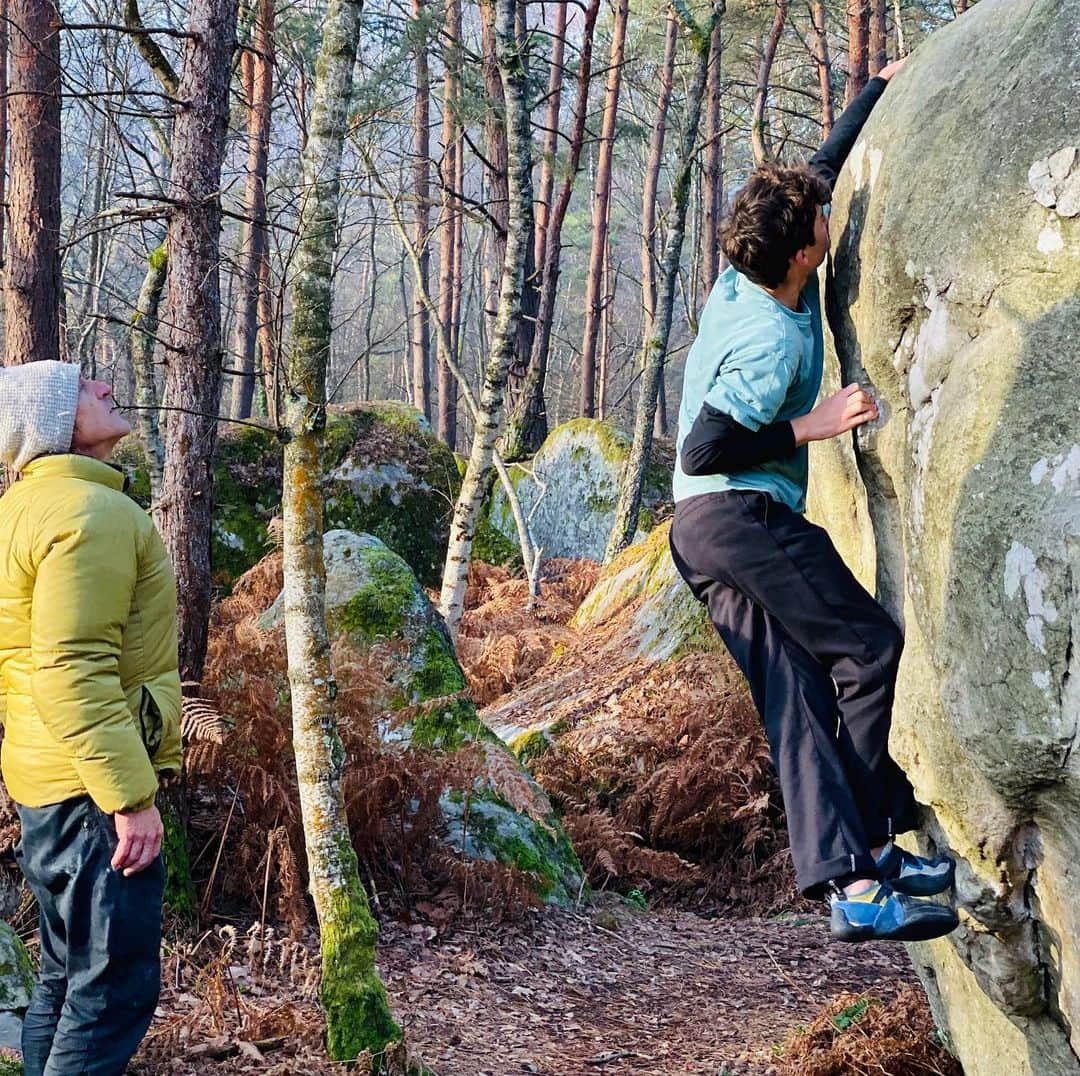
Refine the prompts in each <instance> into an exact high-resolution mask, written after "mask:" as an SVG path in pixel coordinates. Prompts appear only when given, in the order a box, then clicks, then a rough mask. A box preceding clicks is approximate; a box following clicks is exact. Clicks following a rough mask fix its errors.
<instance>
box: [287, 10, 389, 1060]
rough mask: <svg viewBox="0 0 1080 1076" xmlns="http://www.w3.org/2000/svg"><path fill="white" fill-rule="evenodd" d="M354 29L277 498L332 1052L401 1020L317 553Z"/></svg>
mask: <svg viewBox="0 0 1080 1076" xmlns="http://www.w3.org/2000/svg"><path fill="white" fill-rule="evenodd" d="M359 35H360V4H359V3H357V2H355V0H331V2H330V6H329V8H328V9H327V12H326V15H325V16H324V18H323V39H322V46H321V49H320V52H319V59H318V64H317V66H316V76H315V92H314V101H313V105H312V113H311V121H310V124H309V127H308V141H307V146H306V147H305V150H304V155H303V163H302V190H303V192H304V196H303V201H302V203H301V212H300V240H299V245H298V248H297V253H296V261H295V265H294V274H295V276H294V281H295V282H294V285H293V292H292V307H293V321H292V344H291V347H290V348H289V349H288V354H289V368H288V385H289V391H288V395H287V399H286V405H285V411H286V415H285V418H286V422H287V425H288V428H289V431H290V433H291V437H290V439H289V441H288V443H287V444H286V446H285V462H284V481H283V487H284V488H283V496H282V509H283V519H284V571H285V591H284V603H285V641H286V646H287V649H288V655H289V683H290V685H291V688H292V709H293V751H294V753H295V755H296V771H297V780H298V784H299V790H300V809H301V814H302V817H303V823H304V840H305V843H306V846H307V861H308V877H309V887H310V890H311V895H312V898H313V900H314V903H315V911H316V913H317V915H318V917H319V930H320V935H321V945H322V1003H323V1008H324V1010H325V1013H326V1027H327V1049H328V1051H329V1053H330V1056H331V1058H333V1059H334V1060H335V1061H349V1060H352V1059H355V1058H356V1057H357V1056H358V1055H359V1054H360V1053H361V1052H362V1051H363V1050H365V1049H367V1050H370V1051H371V1052H372V1053H378V1052H380V1051H382V1049H383V1048H384V1047H385V1046H386V1045H387V1044H388V1043H389V1042H391V1041H392V1040H396V1039H399V1038H400V1035H401V1033H400V1031H399V1029H398V1027H397V1025H396V1024H395V1023H394V1020H393V1017H392V1016H391V1014H390V1009H389V1005H388V1002H387V999H386V993H385V991H384V989H383V986H382V983H381V981H380V980H379V976H378V973H377V971H376V969H375V940H376V934H377V928H376V924H375V920H374V919H373V918H372V915H371V912H370V910H369V908H368V904H367V898H366V895H365V893H364V889H363V886H362V885H361V882H360V874H359V867H358V864H357V859H356V852H355V850H354V848H353V845H352V840H351V838H350V836H349V827H348V820H347V819H346V816H345V805H344V801H343V799H342V793H341V773H342V766H343V763H344V750H343V748H342V746H341V737H340V735H339V733H338V727H337V717H336V705H335V697H336V695H337V689H336V684H335V681H334V674H333V669H332V668H331V665H330V641H329V637H328V634H327V629H326V614H325V588H326V566H325V564H324V562H323V491H322V480H323V476H322V458H321V457H322V448H323V437H324V431H325V425H326V404H325V400H326V370H327V365H328V361H329V356H330V324H331V307H332V299H333V260H334V251H335V247H336V242H337V228H338V212H339V193H340V179H339V173H340V167H341V152H342V144H343V142H344V139H345V132H346V127H347V123H348V116H349V102H350V98H351V96H352V72H353V67H354V65H355V63H356V50H357V43H358V39H359Z"/></svg>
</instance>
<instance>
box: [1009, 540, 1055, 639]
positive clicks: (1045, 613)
mask: <svg viewBox="0 0 1080 1076" xmlns="http://www.w3.org/2000/svg"><path fill="white" fill-rule="evenodd" d="M1046 586H1047V579H1046V575H1045V573H1044V572H1043V571H1042V569H1041V568H1039V566H1038V563H1037V562H1036V559H1035V554H1034V553H1033V552H1032V551H1031V550H1030V549H1028V547H1027V546H1026V545H1022V544H1021V543H1020V542H1013V544H1012V546H1011V547H1010V549H1009V552H1008V553H1006V554H1005V594H1006V595H1007V596H1008V597H1009V598H1016V597H1017V595H1018V594H1019V592H1020V589H1021V587H1022V588H1023V592H1024V602H1025V604H1026V605H1027V612H1028V616H1027V621H1026V623H1025V625H1024V630H1025V631H1026V632H1027V637H1028V641H1029V642H1030V643H1031V645H1032V646H1033V647H1035V649H1036V650H1038V651H1039V652H1040V653H1043V654H1045V653H1046V639H1045V636H1044V634H1043V627H1044V625H1045V624H1053V623H1055V622H1056V621H1057V618H1058V611H1057V608H1056V606H1055V605H1054V603H1053V602H1051V601H1048V600H1047V599H1046V597H1045V595H1044V593H1043V592H1044V591H1045V589H1046Z"/></svg>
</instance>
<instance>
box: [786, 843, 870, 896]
mask: <svg viewBox="0 0 1080 1076" xmlns="http://www.w3.org/2000/svg"><path fill="white" fill-rule="evenodd" d="M877 876H878V871H877V867H876V866H875V865H874V858H873V856H871V855H870V854H869V853H865V852H864V853H862V854H861V855H846V856H839V857H837V858H836V859H829V860H826V861H824V862H822V863H815V864H814V865H813V866H812V867H810V868H809V869H807V870H805V871H803V872H802V873H801V874H800V875H799V876H798V878H796V883H797V885H798V887H799V890H800V891H801V892H802V895H803V896H804V897H807V898H808V899H810V900H821V899H822V898H824V897H825V896H826V895H827V893H828V888H829V883H830V882H835V883H836V884H837V885H840V886H845V885H850V884H851V883H852V882H854V881H855V879H856V878H877ZM842 879H843V880H842Z"/></svg>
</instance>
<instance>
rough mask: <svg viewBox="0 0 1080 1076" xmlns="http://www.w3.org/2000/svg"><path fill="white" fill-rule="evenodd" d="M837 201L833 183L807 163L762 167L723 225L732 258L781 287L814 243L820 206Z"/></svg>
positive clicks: (756, 277) (756, 278) (762, 281)
mask: <svg viewBox="0 0 1080 1076" xmlns="http://www.w3.org/2000/svg"><path fill="white" fill-rule="evenodd" d="M831 200H832V192H831V191H830V190H829V185H828V183H826V182H825V180H824V179H822V178H821V176H819V175H818V174H817V173H816V172H814V171H813V170H812V169H811V168H809V167H808V166H806V165H801V166H799V167H797V168H781V167H779V166H778V165H773V164H767V165H763V166H762V167H760V168H758V169H756V170H755V171H754V172H753V174H752V175H751V176H750V178H749V179H748V180H747V181H746V183H745V184H744V185H743V187H742V189H741V190H740V191H739V193H738V194H737V195H736V196H735V198H734V200H733V201H732V203H731V208H730V209H729V210H728V213H727V216H726V217H725V218H724V220H723V222H722V223H721V225H720V245H721V247H722V248H723V251H724V254H725V255H726V256H727V260H728V261H729V262H731V264H732V265H733V266H735V268H736V269H738V271H739V272H740V273H742V274H743V275H744V276H746V277H749V278H750V279H751V280H752V281H753V282H754V283H755V284H759V285H761V287H764V288H775V287H778V286H779V285H780V284H782V283H783V281H784V278H785V277H786V276H787V272H788V266H789V265H790V263H791V259H792V258H793V257H794V256H795V254H796V253H797V252H798V251H800V250H802V249H803V248H804V247H808V246H812V245H813V243H814V221H815V219H816V217H817V207H818V206H819V205H827V204H828V203H829V202H830V201H831Z"/></svg>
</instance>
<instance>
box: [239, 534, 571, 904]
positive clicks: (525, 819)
mask: <svg viewBox="0 0 1080 1076" xmlns="http://www.w3.org/2000/svg"><path fill="white" fill-rule="evenodd" d="M323 550H324V555H325V558H326V614H327V625H328V627H329V628H330V631H331V633H332V634H337V635H345V636H347V638H348V639H349V641H350V642H351V643H352V644H353V645H354V646H355V647H356V648H357V649H358V650H359V651H360V652H361V653H364V654H374V655H375V656H377V657H378V658H379V665H380V667H381V668H382V669H384V670H385V677H386V679H385V686H384V689H383V690H382V692H381V693H380V694H379V696H378V697H377V698H376V699H375V705H376V708H377V709H378V710H379V711H381V717H380V719H379V720H380V732H381V734H382V738H383V741H384V742H385V743H386V744H387V746H388V749H397V750H406V749H407V748H408V747H409V745H410V744H416V745H418V746H421V747H428V748H434V749H436V750H439V751H454V750H457V749H458V748H460V747H463V746H466V745H475V746H476V747H477V748H478V750H479V751H480V752H481V753H482V758H483V764H482V774H481V776H480V777H478V778H477V779H476V781H475V782H474V784H473V785H472V786H471V787H468V788H458V787H454V788H447V789H445V790H444V792H443V795H442V797H441V800H440V807H441V809H442V813H443V819H444V822H445V826H446V832H447V838H448V840H449V842H450V843H451V844H452V845H454V847H456V848H458V849H459V850H462V851H464V852H465V854H466V855H469V856H471V857H473V858H477V859H488V860H498V861H499V862H502V863H507V864H511V865H513V866H516V867H518V868H520V869H521V870H525V871H528V872H530V874H531V876H532V878H533V879H534V884H535V887H536V890H537V894H538V895H539V896H540V897H542V898H543V899H544V900H546V901H549V902H552V903H557V904H570V903H573V902H574V901H575V900H576V899H577V897H578V894H579V892H580V890H581V888H582V873H581V867H580V865H579V864H578V861H577V857H576V856H575V855H574V851H573V848H572V847H571V845H570V841H569V839H568V838H567V836H566V834H565V833H564V832H563V829H562V826H561V825H560V824H559V822H558V820H557V819H556V818H555V815H554V812H553V811H552V808H551V804H550V803H549V801H548V798H547V796H546V795H545V794H544V793H543V791H542V790H541V789H540V787H539V786H538V785H537V784H536V783H535V781H533V780H532V778H531V777H530V776H529V775H528V773H527V772H526V771H525V770H524V769H523V768H522V767H521V765H520V764H519V763H518V761H517V759H516V758H514V756H513V755H512V754H511V753H510V751H509V749H508V748H507V747H506V746H505V745H504V744H503V743H502V741H501V740H499V738H498V737H497V736H496V735H495V734H494V733H493V732H491V730H490V729H489V728H488V727H487V726H486V725H485V724H484V723H483V722H482V721H481V720H480V718H479V717H478V716H477V713H476V707H475V706H474V705H473V702H472V700H471V699H470V698H469V696H468V691H467V685H466V682H465V676H464V674H463V673H462V671H461V666H460V665H459V664H458V661H457V658H456V656H455V654H454V649H453V645H452V644H451V642H450V638H449V636H448V635H447V633H446V628H445V626H444V625H443V622H442V619H441V618H440V617H439V615H438V614H437V613H436V612H435V610H434V609H433V608H432V605H431V602H429V601H428V599H427V596H426V595H425V594H424V592H423V590H422V589H421V588H420V585H419V583H418V582H417V580H416V577H415V576H414V575H413V573H412V571H411V570H410V568H409V565H408V564H406V563H405V561H404V560H403V559H402V558H401V557H399V556H398V555H397V554H396V553H394V552H393V551H391V550H390V549H389V548H387V546H386V545H384V544H383V543H382V542H381V541H379V539H378V538H375V537H374V536H372V535H369V534H354V533H351V532H349V531H344V530H333V531H328V532H327V534H326V535H325V537H324V539H323ZM282 616H283V609H282V599H281V597H280V596H279V597H278V599H277V601H276V602H275V603H274V604H273V605H272V606H271V607H270V609H269V610H267V612H266V613H265V614H264V615H263V617H262V619H261V621H260V626H261V627H263V628H264V629H265V628H270V627H273V626H274V625H275V624H277V623H279V622H280V620H281V618H282Z"/></svg>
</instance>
